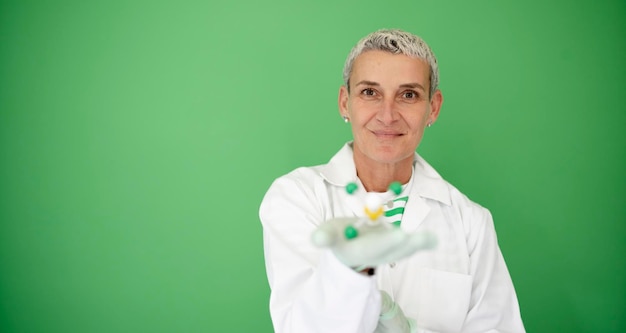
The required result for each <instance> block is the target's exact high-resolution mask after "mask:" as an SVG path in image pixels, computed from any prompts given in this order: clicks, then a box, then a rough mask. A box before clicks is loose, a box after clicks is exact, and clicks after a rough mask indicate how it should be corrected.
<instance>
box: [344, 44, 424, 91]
mask: <svg viewBox="0 0 626 333" xmlns="http://www.w3.org/2000/svg"><path fill="white" fill-rule="evenodd" d="M362 80H367V81H374V82H378V83H380V84H390V85H400V84H405V83H419V84H421V85H422V86H424V87H426V86H427V85H428V83H429V80H430V67H429V66H428V63H427V62H426V61H425V60H423V59H420V58H414V57H410V56H407V55H404V54H393V53H390V52H385V51H378V50H376V51H366V52H363V53H362V54H360V55H359V56H358V57H357V58H356V59H355V60H354V63H353V65H352V73H351V74H350V82H351V83H355V84H356V83H357V82H359V81H362Z"/></svg>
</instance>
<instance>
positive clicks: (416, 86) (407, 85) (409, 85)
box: [355, 80, 426, 91]
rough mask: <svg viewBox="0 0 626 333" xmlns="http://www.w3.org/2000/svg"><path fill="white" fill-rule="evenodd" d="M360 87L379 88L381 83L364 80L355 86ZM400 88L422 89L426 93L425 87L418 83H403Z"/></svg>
mask: <svg viewBox="0 0 626 333" xmlns="http://www.w3.org/2000/svg"><path fill="white" fill-rule="evenodd" d="M359 85H366V86H374V87H379V86H380V83H378V82H374V81H368V80H362V81H359V82H357V84H355V86H359ZM400 88H412V89H420V90H422V91H426V89H424V86H422V85H421V84H419V83H417V82H413V83H403V84H401V85H400Z"/></svg>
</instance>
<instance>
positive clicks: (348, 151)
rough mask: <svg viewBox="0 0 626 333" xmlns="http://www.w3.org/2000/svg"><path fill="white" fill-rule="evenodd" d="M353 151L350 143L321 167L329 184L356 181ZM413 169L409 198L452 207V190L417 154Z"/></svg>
mask: <svg viewBox="0 0 626 333" xmlns="http://www.w3.org/2000/svg"><path fill="white" fill-rule="evenodd" d="M352 149H353V142H352V141H350V142H348V143H346V144H345V145H344V146H343V147H342V148H341V149H340V150H339V152H337V153H336V154H335V156H333V157H332V158H331V159H330V161H329V162H328V164H326V165H323V166H322V167H321V170H320V174H321V176H322V177H323V178H324V179H325V180H326V181H327V182H329V183H330V184H332V185H335V186H341V187H344V186H346V185H347V184H348V183H349V182H354V181H356V179H357V175H356V167H355V166H354V159H353V150H352ZM413 167H414V169H413V170H415V171H414V172H415V174H414V175H413V177H414V179H413V186H412V187H411V189H410V192H409V198H411V197H412V196H414V195H418V196H420V197H422V198H427V199H432V200H437V201H439V202H441V203H443V204H445V205H448V206H450V204H451V200H450V189H449V187H448V185H447V183H446V181H445V180H443V178H442V177H441V176H440V175H439V174H438V173H437V171H435V169H434V168H433V167H432V166H430V164H428V163H427V162H426V161H425V160H424V159H423V158H422V157H421V156H419V155H418V154H417V153H415V156H414V158H413Z"/></svg>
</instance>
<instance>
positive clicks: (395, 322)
mask: <svg viewBox="0 0 626 333" xmlns="http://www.w3.org/2000/svg"><path fill="white" fill-rule="evenodd" d="M380 296H381V300H382V304H381V309H380V318H379V319H378V326H376V330H375V331H374V333H413V332H416V330H417V327H416V325H415V321H413V319H409V318H407V317H406V316H404V312H402V309H401V308H400V306H399V305H398V304H396V303H395V302H394V301H393V300H392V299H391V297H390V296H389V294H387V293H386V292H384V291H382V290H381V291H380Z"/></svg>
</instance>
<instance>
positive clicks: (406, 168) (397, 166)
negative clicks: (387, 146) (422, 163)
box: [354, 154, 413, 192]
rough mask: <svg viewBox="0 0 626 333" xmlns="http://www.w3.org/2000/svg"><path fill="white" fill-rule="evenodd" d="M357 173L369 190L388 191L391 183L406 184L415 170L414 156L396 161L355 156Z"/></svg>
mask: <svg viewBox="0 0 626 333" xmlns="http://www.w3.org/2000/svg"><path fill="white" fill-rule="evenodd" d="M354 165H355V166H356V173H357V176H358V177H359V179H360V180H361V183H363V186H364V187H365V190H367V191H368V192H386V191H387V190H388V189H389V184H391V183H392V182H400V183H401V184H406V183H408V182H409V180H410V179H411V173H412V172H413V156H410V157H407V158H405V159H403V160H401V161H398V162H396V163H380V162H377V161H372V160H369V159H363V158H357V155H356V154H355V156H354Z"/></svg>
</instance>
